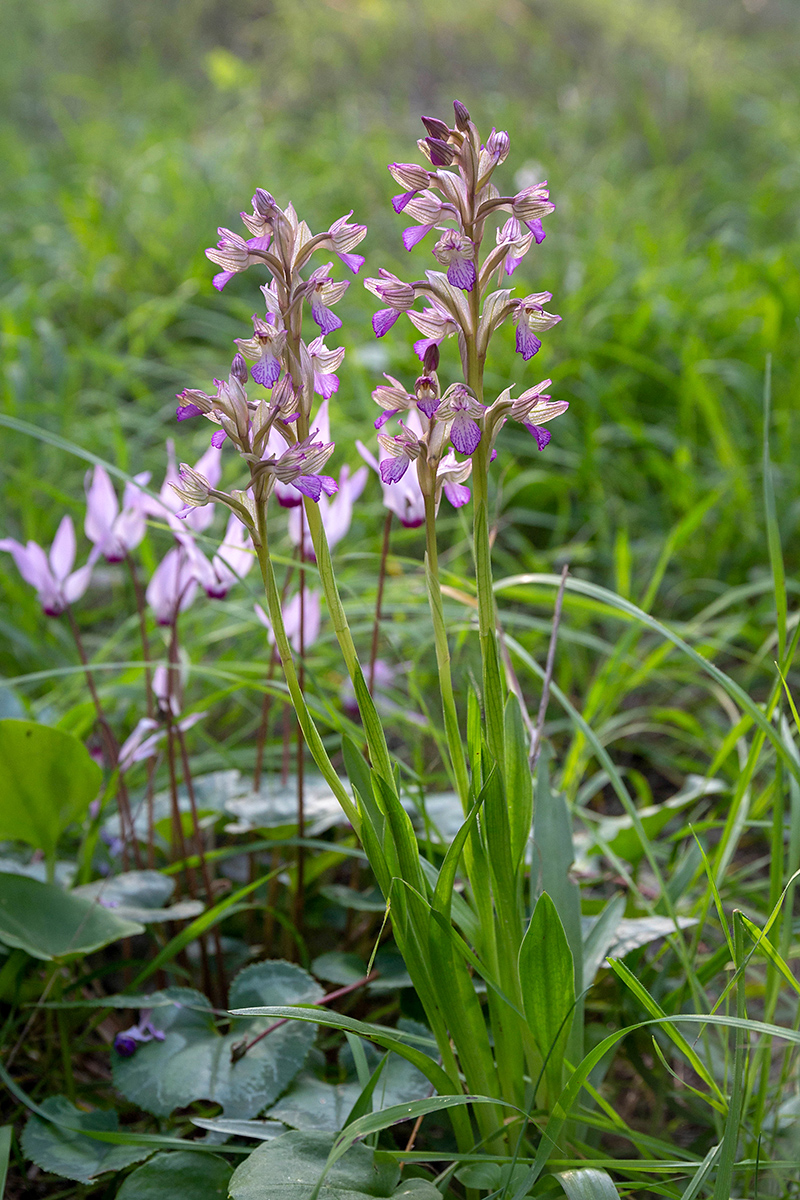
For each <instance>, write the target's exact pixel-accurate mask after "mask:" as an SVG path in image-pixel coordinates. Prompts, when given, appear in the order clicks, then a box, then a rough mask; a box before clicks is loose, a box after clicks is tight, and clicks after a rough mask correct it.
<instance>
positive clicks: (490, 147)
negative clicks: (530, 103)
mask: <svg viewBox="0 0 800 1200" xmlns="http://www.w3.org/2000/svg"><path fill="white" fill-rule="evenodd" d="M508 148H509V137H508V134H507V133H505V132H504V131H503V130H502V129H501V130H499V131H498V130H496V129H493V130H492V132H491V133H490V134H489V136H488V138H487V139H486V149H487V151H488V152H489V154H490V155H491V157H492V159H493V161H494V163H495V164H497V163H501V162H505V160H506V158H508Z"/></svg>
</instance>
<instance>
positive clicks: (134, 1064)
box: [113, 962, 323, 1119]
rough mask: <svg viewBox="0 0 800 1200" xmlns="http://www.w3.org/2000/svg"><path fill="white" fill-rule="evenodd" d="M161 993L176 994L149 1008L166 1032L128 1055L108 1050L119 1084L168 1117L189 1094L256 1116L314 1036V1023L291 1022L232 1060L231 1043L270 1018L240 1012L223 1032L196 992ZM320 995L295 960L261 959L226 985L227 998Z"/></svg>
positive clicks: (297, 1000) (250, 1000) (237, 1002)
mask: <svg viewBox="0 0 800 1200" xmlns="http://www.w3.org/2000/svg"><path fill="white" fill-rule="evenodd" d="M160 994H161V995H162V996H167V997H169V998H170V999H171V1000H172V1001H173V1003H172V1005H171V1006H169V1007H161V1008H156V1009H154V1011H153V1014H152V1021H153V1024H154V1025H155V1026H156V1028H158V1029H162V1030H163V1031H164V1034H165V1037H164V1040H163V1042H159V1041H152V1042H147V1043H146V1044H144V1045H141V1046H139V1047H138V1049H137V1050H136V1053H135V1054H134V1055H132V1057H131V1058H120V1057H119V1056H118V1055H116V1054H115V1055H114V1056H113V1057H114V1083H115V1085H116V1087H117V1088H118V1089H119V1091H120V1092H122V1094H123V1096H125V1097H126V1098H127V1099H128V1100H131V1101H133V1103H134V1104H138V1105H139V1106H140V1107H141V1108H144V1109H146V1110H147V1112H151V1113H154V1114H155V1115H156V1116H160V1117H165V1116H168V1115H169V1113H171V1112H172V1110H173V1109H174V1108H178V1107H185V1106H186V1105H188V1104H191V1103H192V1101H194V1100H210V1101H212V1102H214V1103H216V1104H220V1105H222V1108H223V1109H224V1113H225V1116H226V1117H233V1118H237V1119H247V1118H248V1117H254V1116H256V1114H257V1113H259V1112H260V1111H261V1109H262V1108H264V1107H265V1106H266V1105H269V1104H272V1103H273V1102H274V1101H275V1100H277V1098H278V1096H279V1095H280V1094H281V1092H282V1091H284V1089H285V1088H286V1087H288V1085H289V1084H290V1083H291V1081H292V1080H293V1079H294V1077H295V1075H296V1074H297V1073H298V1071H299V1070H300V1069H301V1067H302V1066H303V1063H304V1062H305V1059H306V1056H307V1054H308V1051H309V1050H310V1048H311V1046H312V1044H313V1041H314V1037H315V1032H316V1031H315V1027H314V1026H313V1025H311V1024H305V1023H304V1022H302V1023H301V1022H299V1021H291V1022H288V1023H287V1024H286V1025H282V1026H280V1028H278V1029H275V1030H273V1032H272V1033H269V1034H267V1036H266V1037H265V1038H263V1039H262V1040H261V1041H260V1042H257V1043H256V1045H255V1046H253V1047H252V1048H251V1049H250V1050H248V1051H247V1053H246V1054H245V1055H244V1057H243V1058H240V1059H239V1060H238V1061H237V1062H232V1061H231V1050H232V1049H233V1047H234V1046H235V1045H237V1044H239V1043H241V1042H243V1041H251V1040H252V1039H253V1038H254V1037H256V1035H257V1034H259V1033H261V1032H262V1031H263V1030H265V1029H266V1028H268V1026H269V1025H272V1024H274V1021H273V1020H271V1019H270V1018H263V1017H256V1018H253V1017H249V1018H237V1019H234V1020H232V1021H231V1023H230V1030H229V1031H228V1032H227V1033H225V1034H224V1035H222V1034H220V1033H219V1032H218V1030H217V1025H216V1022H215V1019H214V1014H213V1012H212V1011H211V1007H210V1005H209V1002H208V1000H207V999H206V997H205V996H203V995H202V994H201V993H200V992H195V991H193V990H192V989H190V988H167V989H166V991H164V992H162V993H160ZM322 994H323V993H322V989H321V988H320V986H319V984H318V983H317V982H316V981H315V980H314V979H312V978H311V976H310V975H309V974H308V973H307V972H306V971H304V970H303V969H302V968H301V967H298V966H295V965H294V963H287V962H263V963H256V964H255V965H254V966H251V967H245V969H244V970H243V971H240V973H239V974H238V975H237V976H236V978H235V979H234V981H233V984H232V985H231V990H230V999H229V1004H230V1007H231V1008H247V1007H255V1006H257V1005H266V1004H273V1005H274V1004H316V1003H318V1001H319V1000H320V999H321V998H322ZM189 1005H191V1007H189Z"/></svg>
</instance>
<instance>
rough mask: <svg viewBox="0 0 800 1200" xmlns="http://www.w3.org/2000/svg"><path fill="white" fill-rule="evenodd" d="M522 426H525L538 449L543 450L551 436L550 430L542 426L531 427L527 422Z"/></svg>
mask: <svg viewBox="0 0 800 1200" xmlns="http://www.w3.org/2000/svg"><path fill="white" fill-rule="evenodd" d="M522 424H523V425H524V426H525V428H526V429H527V431H528V433H530V434H531V436H532V437H535V438H536V445H537V446H538V447H539V449H540V450H544V448H545V446H546V445H547V444H548V443H549V441H550V438H551V436H552V435H551V433H550V430H549V429H545V428H544V426H542V425H531V423H530V422H529V421H523V422H522Z"/></svg>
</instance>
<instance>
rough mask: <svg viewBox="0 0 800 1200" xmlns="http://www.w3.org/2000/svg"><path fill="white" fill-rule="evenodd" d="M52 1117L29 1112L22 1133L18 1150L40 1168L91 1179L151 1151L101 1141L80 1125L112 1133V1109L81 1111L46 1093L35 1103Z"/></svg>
mask: <svg viewBox="0 0 800 1200" xmlns="http://www.w3.org/2000/svg"><path fill="white" fill-rule="evenodd" d="M39 1107H40V1108H41V1109H42V1111H43V1112H45V1113H47V1114H48V1116H51V1117H52V1118H53V1121H52V1122H51V1121H45V1120H43V1119H42V1118H41V1117H37V1116H34V1115H32V1116H30V1117H29V1118H28V1123H27V1124H26V1126H25V1129H24V1131H23V1134H22V1152H23V1154H24V1155H25V1157H26V1158H29V1159H32V1160H33V1162H35V1163H36V1165H37V1166H39V1167H41V1168H42V1170H43V1171H51V1172H52V1173H53V1174H54V1175H63V1176H65V1178H67V1179H75V1180H77V1181H78V1182H80V1183H91V1181H92V1180H93V1179H96V1178H97V1177H98V1176H99V1175H103V1174H105V1173H106V1172H107V1171H121V1170H122V1169H123V1167H129V1166H130V1165H131V1164H132V1163H137V1162H141V1161H142V1160H143V1159H145V1158H147V1157H148V1156H149V1155H150V1154H152V1152H153V1151H152V1147H150V1146H144V1147H143V1146H115V1145H114V1144H113V1143H110V1142H101V1141H98V1140H97V1138H93V1137H90V1136H89V1135H88V1134H86V1133H80V1132H79V1130H81V1129H87V1130H88V1129H95V1130H97V1131H98V1132H103V1133H116V1131H117V1130H118V1128H119V1120H118V1117H117V1114H116V1113H115V1112H113V1111H110V1112H102V1111H100V1110H99V1109H98V1110H95V1111H94V1112H85V1111H84V1110H83V1109H80V1108H76V1107H75V1105H74V1104H71V1103H70V1102H69V1100H67V1098H66V1096H48V1097H47V1099H46V1100H43V1101H42V1103H41V1104H40V1106H39ZM58 1121H63V1122H64V1123H65V1124H67V1125H71V1126H74V1127H76V1129H65V1128H64V1126H63V1125H61V1124H57V1123H56V1122H58Z"/></svg>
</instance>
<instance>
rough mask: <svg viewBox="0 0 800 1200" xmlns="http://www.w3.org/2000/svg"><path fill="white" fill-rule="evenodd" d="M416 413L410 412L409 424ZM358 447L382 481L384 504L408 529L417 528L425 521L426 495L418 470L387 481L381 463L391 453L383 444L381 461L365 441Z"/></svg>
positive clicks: (358, 443) (358, 444)
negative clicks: (393, 482) (398, 479)
mask: <svg viewBox="0 0 800 1200" xmlns="http://www.w3.org/2000/svg"><path fill="white" fill-rule="evenodd" d="M414 415H415V414H414V413H413V412H411V413H409V424H411V423H412V421H411V418H412V417H413V416H414ZM356 449H357V450H358V453H359V454H360V455H361V457H362V458H363V459H364V461H365V462H366V463H368V464H369V466H371V467H372V469H373V471H374V472H375V473H376V475H377V476H378V478H379V479H380V481H381V488H382V490H383V504H384V507H385V508H388V509H389V511H390V512H393V513H394V514H395V516H396V517H397V518H398V520H399V521H400V524H401V525H404V526H405V528H406V529H417V528H419V526H420V525H422V524H424V522H425V497H424V496H423V495H422V489H421V488H420V486H419V479H418V478H417V472H416V471H409V472H408V473H407V474H404V476H403V478H401V480H400V481H399V482H398V483H395V484H390V483H387V482H386V481H385V480H384V478H383V475H382V473H381V465H382V463H383V462H386V461H388V460H389V458H390V455H389V454H388V453H387V451H386V450H385V449H384V448H383V446H381V462H378V460H377V459H376V458H375V455H374V454H373V453H372V452H371V451H370V450H368V449H367V447H366V446H365V445H364V443H363V442H359V441H357V442H356Z"/></svg>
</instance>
